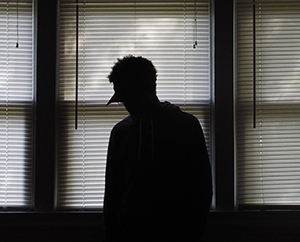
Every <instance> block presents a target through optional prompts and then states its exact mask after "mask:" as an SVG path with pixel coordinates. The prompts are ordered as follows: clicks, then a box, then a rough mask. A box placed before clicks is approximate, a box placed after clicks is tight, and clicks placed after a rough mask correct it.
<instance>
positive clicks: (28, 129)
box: [0, 0, 34, 209]
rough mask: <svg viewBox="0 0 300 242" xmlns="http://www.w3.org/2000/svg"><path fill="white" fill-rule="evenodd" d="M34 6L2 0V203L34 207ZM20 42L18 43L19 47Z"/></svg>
mask: <svg viewBox="0 0 300 242" xmlns="http://www.w3.org/2000/svg"><path fill="white" fill-rule="evenodd" d="M32 12H33V5H32V1H31V0H19V1H13V0H9V1H2V2H0V206H1V207H2V209H13V208H20V207H21V208H22V209H26V208H31V207H32V203H33V200H32V197H33V191H32V190H33V189H32V169H33V147H32V143H33V90H34V88H33V83H34V79H33V77H34V67H33V17H32V16H33V14H32ZM17 45H18V46H17Z"/></svg>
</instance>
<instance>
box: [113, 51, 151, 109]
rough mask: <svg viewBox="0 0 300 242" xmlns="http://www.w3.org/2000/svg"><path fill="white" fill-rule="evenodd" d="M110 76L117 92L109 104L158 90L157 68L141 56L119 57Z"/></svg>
mask: <svg viewBox="0 0 300 242" xmlns="http://www.w3.org/2000/svg"><path fill="white" fill-rule="evenodd" d="M108 78H109V81H110V82H111V83H113V85H114V91H115V93H114V95H113V96H112V97H111V99H110V100H109V101H108V103H107V105H109V104H110V103H112V102H126V101H127V100H128V99H132V98H136V99H139V97H140V96H144V95H147V94H152V93H155V92H156V69H155V67H154V65H153V64H152V62H151V61H149V60H147V59H146V58H143V57H141V56H138V57H135V56H132V55H129V56H125V57H124V58H123V59H118V61H117V63H116V64H115V65H114V66H113V67H112V71H111V73H110V75H109V76H108Z"/></svg>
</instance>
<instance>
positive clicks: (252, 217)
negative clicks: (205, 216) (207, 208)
mask: <svg viewBox="0 0 300 242" xmlns="http://www.w3.org/2000/svg"><path fill="white" fill-rule="evenodd" d="M299 218H300V212H279V211H277V212H259V211H257V212H211V214H210V218H209V221H208V225H207V227H206V230H205V232H204V234H203V236H202V239H203V240H202V241H203V242H227V241H228V242H289V241H291V242H298V241H300V223H299ZM102 228H103V226H102V214H101V213H80V212H78V213H5V214H4V213H3V214H1V216H0V241H1V242H19V241H30V242H67V241H72V242H96V241H97V242H100V241H101V239H102V234H103V233H102ZM184 242H188V241H184Z"/></svg>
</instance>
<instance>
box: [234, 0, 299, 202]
mask: <svg viewBox="0 0 300 242" xmlns="http://www.w3.org/2000/svg"><path fill="white" fill-rule="evenodd" d="M299 14H300V2H299V1H279V0H277V1H275V0H272V1H271V0H256V8H255V30H256V33H255V35H256V38H255V39H256V40H255V43H256V44H255V46H256V53H255V54H256V67H255V68H256V87H255V89H256V128H255V129H254V128H253V107H254V106H253V94H254V92H253V90H254V89H253V57H254V56H255V55H254V54H253V50H254V49H253V26H254V25H253V7H252V0H251V1H246V0H243V1H242V0H237V1H236V146H237V152H236V162H237V174H238V175H237V179H238V183H237V184H238V190H237V192H238V196H237V198H238V200H237V201H238V204H239V205H299V204H300V196H299V194H300V95H299V93H300V81H299V80H300V62H299V60H300V41H299V40H300V18H299Z"/></svg>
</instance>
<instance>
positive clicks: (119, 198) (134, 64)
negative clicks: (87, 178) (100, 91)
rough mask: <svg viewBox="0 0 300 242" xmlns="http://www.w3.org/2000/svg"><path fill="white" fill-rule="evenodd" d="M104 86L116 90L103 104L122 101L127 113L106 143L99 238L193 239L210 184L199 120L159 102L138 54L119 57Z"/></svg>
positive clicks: (148, 65)
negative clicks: (102, 222) (101, 235)
mask: <svg viewBox="0 0 300 242" xmlns="http://www.w3.org/2000/svg"><path fill="white" fill-rule="evenodd" d="M109 81H110V82H112V83H113V86H114V91H115V93H114V95H113V96H112V98H111V99H110V100H109V102H108V104H110V103H112V102H122V103H123V104H124V106H125V108H126V109H127V111H128V112H129V114H130V115H129V116H128V117H127V118H125V119H124V120H122V121H121V122H119V123H118V124H116V125H115V127H114V128H113V130H112V131H111V136H110V141H109V147H108V155H107V166H106V184H105V199H104V226H105V227H104V232H105V241H106V242H119V241H120V242H124V241H126V242H127V241H128V242H129V241H130V242H146V241H149V242H150V241H151V242H157V241H164V242H169V241H170V242H171V241H172V242H174V241H178V242H179V241H180V242H194V241H199V240H200V235H201V232H202V231H203V228H204V226H205V224H206V221H207V216H208V212H209V209H210V204H211V198H212V183H211V169H210V163H209V157H208V154H207V149H206V145H205V140H204V135H203V132H202V128H201V126H200V124H199V121H198V119H197V118H195V117H194V116H192V115H191V114H188V113H185V112H183V111H181V110H180V109H179V107H177V106H175V105H172V104H170V103H169V102H163V103H161V102H160V101H159V99H158V97H157V95H156V69H155V67H154V66H153V64H152V62H151V61H149V60H147V59H145V58H143V57H134V56H126V57H124V58H123V59H118V62H117V63H116V64H115V65H114V66H113V68H112V71H111V73H110V75H109ZM108 104H107V105H108Z"/></svg>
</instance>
